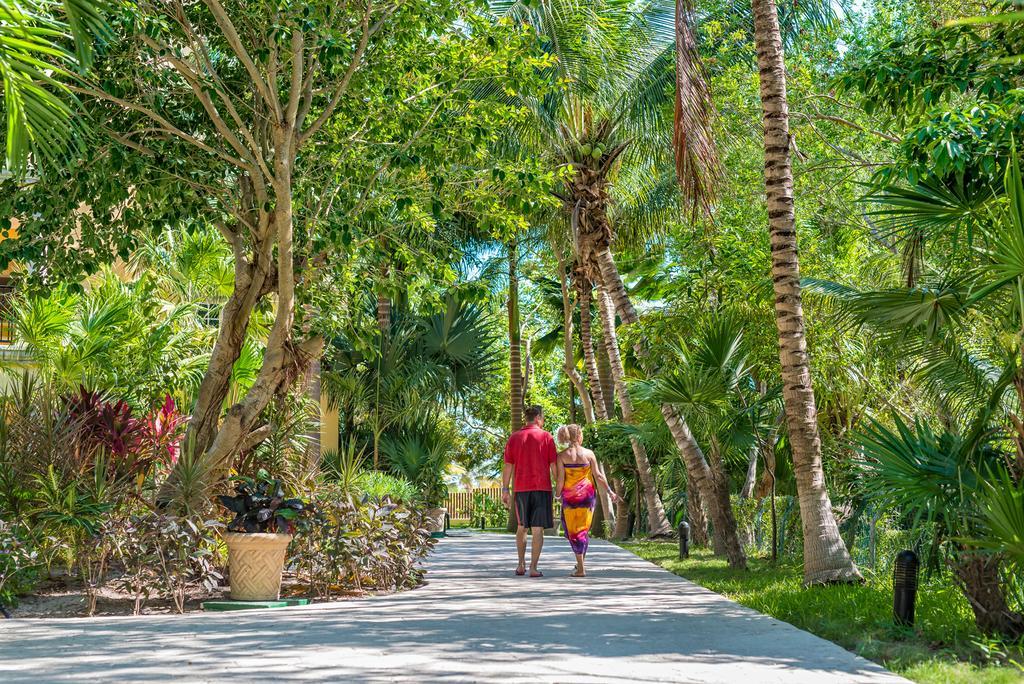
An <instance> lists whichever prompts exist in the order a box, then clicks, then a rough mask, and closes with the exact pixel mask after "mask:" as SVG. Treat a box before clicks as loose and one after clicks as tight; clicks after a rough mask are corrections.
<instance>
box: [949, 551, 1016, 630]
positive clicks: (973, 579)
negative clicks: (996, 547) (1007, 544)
mask: <svg viewBox="0 0 1024 684" xmlns="http://www.w3.org/2000/svg"><path fill="white" fill-rule="evenodd" d="M999 567H1000V559H999V557H998V556H987V555H982V554H965V555H964V556H962V557H961V558H959V559H958V560H957V561H956V562H954V563H953V571H954V573H956V577H957V580H958V581H959V582H960V588H961V589H962V590H963V592H964V596H966V597H967V601H968V603H970V604H971V610H972V611H974V622H975V624H977V626H978V629H979V630H980V631H981V632H982V633H983V634H989V635H995V636H1001V637H1004V638H1006V639H1009V640H1011V641H1015V640H1017V639H1019V638H1020V637H1021V636H1024V615H1021V614H1020V613H1018V612H1016V611H1014V610H1011V609H1010V607H1009V605H1008V604H1007V601H1006V594H1005V593H1004V591H1003V586H1002V579H1001V578H1000V576H999Z"/></svg>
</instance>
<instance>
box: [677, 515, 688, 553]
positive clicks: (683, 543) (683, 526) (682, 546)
mask: <svg viewBox="0 0 1024 684" xmlns="http://www.w3.org/2000/svg"><path fill="white" fill-rule="evenodd" d="M679 557H680V558H689V557H690V523H688V522H686V521H685V520H684V521H683V522H681V523H679Z"/></svg>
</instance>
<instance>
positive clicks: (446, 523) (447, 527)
mask: <svg viewBox="0 0 1024 684" xmlns="http://www.w3.org/2000/svg"><path fill="white" fill-rule="evenodd" d="M451 528H452V517H451V516H450V515H448V514H447V513H445V514H444V531H445V532H447V531H448V530H450V529H451Z"/></svg>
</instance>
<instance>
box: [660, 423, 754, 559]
mask: <svg viewBox="0 0 1024 684" xmlns="http://www.w3.org/2000/svg"><path fill="white" fill-rule="evenodd" d="M661 415H662V416H663V417H664V418H665V423H666V424H667V425H668V429H669V431H671V433H672V437H673V439H675V442H676V444H679V445H682V446H681V447H680V453H681V454H682V457H683V461H684V462H685V463H686V473H687V475H688V476H689V481H690V482H691V483H693V484H695V485H696V488H697V490H698V491H699V492H700V497H701V498H702V499H703V502H704V504H705V505H706V506H707V508H708V514H709V515H710V516H711V526H712V527H713V528H714V529H713V530H712V543H713V544H715V545H717V547H718V549H719V551H716V553H719V552H720V553H721V554H722V555H724V556H725V557H726V559H727V560H728V562H729V567H731V568H736V569H744V568H746V567H747V558H746V555H745V554H744V553H743V546H742V545H741V544H740V540H739V535H738V534H737V532H736V517H735V516H734V515H733V512H732V504H731V503H730V501H729V478H728V475H727V474H726V473H724V472H719V473H715V472H714V470H713V469H712V467H711V465H710V464H709V463H708V461H707V459H706V458H704V452H703V451H701V448H700V446H699V445H698V444H697V440H695V439H694V438H693V433H692V432H690V427H689V425H687V424H686V421H684V420H683V419H682V417H681V416H680V415H679V414H678V413H677V412H676V411H675V410H674V409H673V408H672V407H671V406H668V405H667V404H665V405H663V406H662V407H661ZM716 465H719V466H720V464H716ZM719 470H721V468H719ZM691 529H692V523H691Z"/></svg>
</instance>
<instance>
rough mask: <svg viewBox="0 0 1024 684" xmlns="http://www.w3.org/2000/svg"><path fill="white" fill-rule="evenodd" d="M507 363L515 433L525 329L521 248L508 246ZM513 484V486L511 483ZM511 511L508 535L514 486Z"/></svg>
mask: <svg viewBox="0 0 1024 684" xmlns="http://www.w3.org/2000/svg"><path fill="white" fill-rule="evenodd" d="M508 347H509V353H508V363H509V427H510V428H511V430H512V432H515V431H516V430H519V429H520V428H522V427H523V367H522V359H521V353H522V329H521V328H520V325H519V244H518V243H517V242H516V241H515V240H511V241H509V243H508ZM510 484H511V483H510ZM512 489H513V491H512V492H511V509H510V510H509V516H508V525H507V526H506V528H505V529H506V531H508V532H514V531H515V530H516V527H517V522H516V516H515V511H516V507H515V486H514V485H512Z"/></svg>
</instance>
